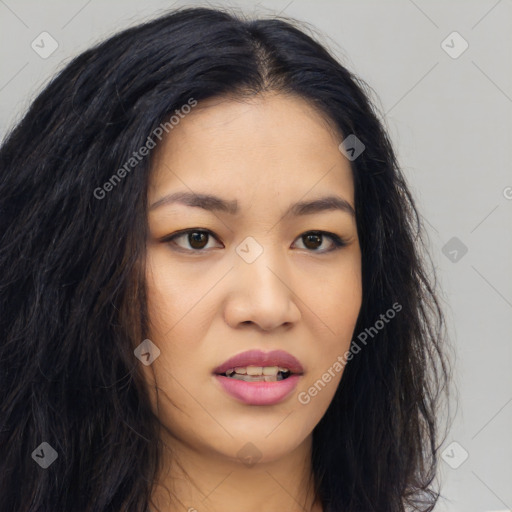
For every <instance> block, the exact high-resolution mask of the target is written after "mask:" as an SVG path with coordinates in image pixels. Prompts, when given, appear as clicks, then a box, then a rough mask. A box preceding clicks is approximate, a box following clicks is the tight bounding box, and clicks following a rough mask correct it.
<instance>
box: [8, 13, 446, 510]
mask: <svg viewBox="0 0 512 512" xmlns="http://www.w3.org/2000/svg"><path fill="white" fill-rule="evenodd" d="M0 162H1V181H0V209H1V213H2V215H1V221H0V222H1V231H0V236H1V246H0V263H1V268H2V280H1V287H0V290H1V292H0V300H1V305H2V315H1V318H0V324H1V343H0V361H1V363H0V364H1V372H0V376H1V377H0V378H1V381H0V389H1V392H0V393H1V395H0V396H1V412H2V414H1V429H0V432H1V437H0V446H1V450H2V454H3V456H2V457H1V458H0V475H1V479H0V504H1V509H2V510H3V511H16V512H25V511H50V510H52V511H57V510H58V511H68V510H69V511H120V510H123V511H161V512H171V511H172V512H174V511H178V510H188V511H189V512H192V511H194V510H197V511H200V512H201V511H203V510H204V511H206V510H209V511H219V510H223V511H234V510H240V509H243V510H246V511H256V510H265V511H271V512H274V511H275V512H277V511H281V510H287V511H299V510H306V511H308V512H309V511H312V512H320V511H323V512H352V511H362V510H364V511H379V512H382V511H397V512H398V511H404V510H409V509H411V508H414V507H415V508H414V509H415V510H424V511H427V510H432V509H433V507H434V504H435V502H436V499H437V497H438V493H437V492H436V491H435V490H434V489H433V488H432V482H433V480H434V477H435V471H436V464H437V452H438V447H439V445H440V442H439V439H438V437H439V436H438V433H439V428H438V419H437V417H436V414H437V411H438V409H439V406H440V393H441V392H442V391H444V390H445V389H446V382H447V379H448V366H447V362H446V358H445V355H444V347H443V345H444V336H443V335H444V329H443V327H444V321H443V315H442V312H441V310H440V307H439V301H438V299H437V298H436V295H435V291H434V289H433V288H434V287H433V284H432V283H431V282H430V280H429V277H428V275H427V270H426V266H425V263H424V261H423V259H422V257H421V254H420V247H419V246H418V245H417V244H418V243H420V242H421V241H422V238H421V236H422V228H421V224H420V221H419V216H418V213H417V211H416V208H415V205H414V201H413V199H412V197H411V195H410V193H409V191H408V188H407V185H406V183H405V181H404V178H403V176H402V174H401V172H400V170H399V167H398V164H397V161H396V159H395V156H394V153H393V150H392V147H391V145H390V142H389V140H388V137H387V135H386V133H385V130H384V129H383V126H382V125H381V123H380V121H379V120H378V118H377V116H376V114H375V110H374V108H373V107H372V105H371V103H370V101H369V99H368V96H367V93H366V92H365V86H364V85H363V83H362V82H361V81H360V80H358V79H357V78H356V77H354V76H353V75H352V74H351V73H350V72H349V71H347V70H346V69H345V68H344V67H343V66H341V64H339V63H338V62H337V61H336V60H335V59H334V58H333V57H332V56H331V55H330V54H329V53H328V52H327V51H326V50H325V49H324V48H323V47H322V46H320V45H319V44H318V43H317V42H315V41H314V40H313V39H311V38H310V37H309V36H307V35H306V34H304V33H303V32H302V31H301V30H299V29H298V28H296V27H294V26H293V25H292V24H291V22H287V21H283V20H280V19H268V20H255V21H247V20H243V19H240V18H238V17H236V16H234V15H232V14H228V13H226V12H221V11H219V10H213V9H206V8H187V9H181V10H177V11H174V12H172V13H170V14H168V15H166V16H163V17H161V18H159V19H156V20H155V21H152V22H150V23H146V24H143V25H140V26H137V27H135V28H131V29H128V30H125V31H124V32H121V33H119V34H117V35H115V36H114V37H112V38H110V39H109V40H108V41H106V42H104V43H102V44H100V45H99V46H97V47H95V48H92V49H90V50H88V51H86V52H84V53H83V54H81V55H79V56H78V57H77V58H76V59H75V60H74V61H72V62H71V63H70V64H69V65H68V66H67V67H66V68H65V69H64V70H63V71H62V72H60V73H59V75H58V76H57V77H56V78H55V79H54V80H53V81H52V82H51V83H50V84H49V85H48V86H47V87H46V89H45V90H44V91H43V92H42V93H41V94H40V95H39V96H38V98H37V99H36V100H35V101H34V103H33V104H32V106H31V108H30V109H29V111H28V113H27V114H26V115H25V117H24V119H23V120H22V121H21V122H20V123H19V125H18V126H17V127H16V128H15V129H14V130H13V131H12V133H11V134H10V135H9V136H8V138H7V139H6V140H5V142H4V144H3V146H2V148H1V150H0Z"/></svg>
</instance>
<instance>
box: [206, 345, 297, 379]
mask: <svg viewBox="0 0 512 512" xmlns="http://www.w3.org/2000/svg"><path fill="white" fill-rule="evenodd" d="M303 372H304V368H303V367H302V365H301V363H300V362H299V360H298V359H297V358H296V357H294V356H292V355H291V354H289V353H288V352H285V351H284V350H273V351H271V352H263V351H261V350H249V351H247V352H242V353H241V354H237V355H236V356H233V357H231V358H229V359H228V360H227V361H224V362H223V363H222V364H221V365H220V366H218V367H217V368H215V369H214V370H213V373H214V374H216V375H223V376H224V377H228V378H231V379H238V380H243V381H245V382H261V381H265V382H275V381H280V380H285V379H287V378H289V377H290V375H293V374H297V375H302V374H303Z"/></svg>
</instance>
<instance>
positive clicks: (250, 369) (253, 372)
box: [247, 366, 263, 375]
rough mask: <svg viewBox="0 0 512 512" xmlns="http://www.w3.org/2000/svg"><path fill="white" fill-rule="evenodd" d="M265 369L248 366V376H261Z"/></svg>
mask: <svg viewBox="0 0 512 512" xmlns="http://www.w3.org/2000/svg"><path fill="white" fill-rule="evenodd" d="M262 371H263V367H261V366H248V367H247V375H261V373H262Z"/></svg>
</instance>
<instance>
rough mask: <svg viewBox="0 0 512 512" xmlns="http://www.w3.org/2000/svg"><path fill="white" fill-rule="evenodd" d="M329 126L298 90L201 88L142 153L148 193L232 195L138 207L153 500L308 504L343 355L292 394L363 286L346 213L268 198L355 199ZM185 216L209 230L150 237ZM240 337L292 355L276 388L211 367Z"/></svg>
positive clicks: (232, 507)
mask: <svg viewBox="0 0 512 512" xmlns="http://www.w3.org/2000/svg"><path fill="white" fill-rule="evenodd" d="M341 140H342V137H341V136H340V134H339V133H337V132H336V131H335V130H334V129H333V128H332V126H331V125H330V124H329V122H328V121H327V120H326V119H325V117H324V116H322V114H321V113H319V112H318V111H317V110H315V109H314V107H313V106H311V104H310V103H308V102H306V101H305V100H304V99H302V98H299V97H297V96H291V95H284V94H277V93H265V94H263V95H258V96H256V97H252V98H250V99H247V98H246V99H244V100H241V99H236V98H232V97H223V98H215V99H209V100H206V101H202V102H200V103H199V104H198V105H197V106H196V107H195V108H193V109H192V111H191V112H190V113H189V114H187V115H186V116H184V118H183V119H181V121H180V122H179V124H178V125H176V126H174V128H173V129H172V131H171V132H170V133H169V135H168V136H167V138H165V139H163V141H162V143H161V144H160V145H159V147H158V148H157V149H156V150H155V152H154V154H153V155H152V156H153V162H152V164H153V171H152V174H151V177H150V186H149V192H148V205H150V206H151V205H153V204H154V203H155V202H156V201H158V200H160V199H161V198H163V197H164V196H166V195H167V194H170V193H174V192H179V191H184V192H191V191H193V192H195V193H210V194H214V195H216V196H220V197H222V198H224V199H226V200H235V199H236V200H237V201H238V204H239V207H240V212H239V213H238V214H237V215H230V214H229V213H226V212H220V211H216V212H212V211H207V210H205V209H202V208H199V207H191V206H186V205H183V204H180V203H172V204H162V205H160V206H158V207H153V208H151V207H150V208H149V211H148V222H149V230H150V234H149V238H148V242H147V263H146V265H147V266H146V278H147V295H148V308H149V318H150V332H149V336H148V337H149V339H151V340H152V342H153V343H154V344H155V345H156V346H157V347H158V348H159V349H160V356H159V357H158V358H157V359H156V360H155V361H154V362H153V364H152V365H150V366H147V367H146V366H145V367H143V371H144V375H145V378H146V379H147V382H148V385H149V388H150V394H151V400H152V407H153V409H154V410H155V413H156V414H157V415H158V417H159V418H160V420H161V422H162V424H163V425H164V427H165V428H164V430H163V433H162V440H163V442H164V443H165V446H166V449H165V452H164V454H163V458H162V460H163V464H162V467H161V470H160V473H159V478H158V485H157V487H156V489H155V492H154V495H153V498H152V501H153V507H154V508H155V510H161V511H162V512H170V511H175V510H176V511H177V510H180V511H181V510H188V511H189V512H194V510H197V511H198V512H202V511H215V512H220V511H221V510H222V511H223V512H235V511H240V510H244V511H245V512H256V511H261V510H287V511H291V512H295V511H297V512H299V511H301V512H304V511H312V512H321V511H322V507H321V505H320V503H319V502H316V503H314V502H313V501H314V500H313V495H312V493H311V492H310V493H309V494H308V493H307V492H306V490H307V488H308V484H309V485H311V484H312V472H311V465H310V457H311V446H312V431H313V429H314V427H315V426H316V425H317V423H318V422H319V421H320V419H321V418H322V416H323V415H324V413H325V411H326V410H327V408H328V406H329V404H330V402H331V400H332V398H333V395H334V392H335V390H336V388H337V386H338V384H339V382H340V379H341V376H342V371H340V372H336V373H335V377H334V378H332V380H331V381H330V382H329V383H328V384H327V385H326V386H325V387H324V388H323V389H322V390H321V391H320V392H319V393H318V394H317V395H316V396H315V397H313V398H311V401H310V402H309V403H308V404H307V405H304V404H302V403H300V402H299V400H298V398H297V396H298V394H299V393H300V392H304V391H306V392H307V390H308V388H310V387H311V386H312V385H313V384H314V383H315V382H316V381H318V379H319V378H321V376H322V374H324V373H325V372H326V371H327V370H328V369H329V368H330V367H332V366H333V364H334V362H335V361H336V360H337V358H338V356H340V355H342V354H343V353H344V352H345V351H346V350H348V348H349V347H350V341H351V338H352V336H353V331H354V327H355V323H356V320H357V316H358V314H359V310H360V307H361V301H362V280H361V251H360V246H359V239H358V233H357V227H356V221H355V216H354V215H351V214H350V213H348V212H346V211H341V210H326V211H322V212H318V213H315V214H310V215H304V216H296V217H293V216H291V215H288V216H286V217H283V213H284V212H285V211H286V209H287V208H288V207H289V205H291V204H292V203H295V202H298V201H305V200H313V199H317V198H319V197H323V196H327V195H333V194H335V195H338V196H339V197H341V198H343V199H345V200H346V201H347V202H348V203H349V204H350V205H351V206H352V208H354V185H353V178H352V173H351V172H352V171H351V167H350V162H349V161H348V160H347V159H346V158H345V156H344V155H343V154H342V153H341V152H340V150H339V149H338V145H339V144H340V142H341ZM194 228H200V229H201V230H210V231H211V232H212V233H213V234H214V235H213V236H212V235H211V236H209V237H204V238H203V239H202V240H201V239H200V240H199V242H196V244H194V240H193V239H192V244H194V245H191V238H190V237H188V236H187V234H185V235H183V236H181V237H180V238H178V239H175V240H174V243H173V242H169V241H168V242H163V241H161V239H162V238H163V237H166V236H167V235H172V234H173V233H175V232H177V231H178V230H182V229H194ZM311 230H322V231H328V232H332V233H335V234H337V235H338V236H340V237H342V238H344V239H346V240H347V244H346V245H345V246H344V247H340V248H338V249H337V250H333V251H331V252H328V251H329V249H331V248H335V246H334V244H333V242H332V240H331V239H330V238H329V237H328V236H327V235H324V236H323V237H320V238H319V239H316V240H313V241H312V242H311V241H308V239H305V237H303V235H304V233H305V232H308V231H311ZM196 236H197V235H196ZM248 236H251V237H253V238H254V239H255V240H256V241H257V243H258V244H259V245H260V246H261V247H262V248H263V253H262V254H261V255H260V256H259V257H258V258H257V259H256V260H255V261H254V262H252V263H250V264H249V263H247V262H246V261H245V260H244V259H242V258H241V257H240V256H239V255H238V254H237V252H236V248H237V246H239V245H240V244H241V243H242V242H243V241H244V240H245V239H246V237H248ZM215 237H217V239H216V238H215ZM194 247H204V248H202V249H197V248H196V249H194ZM180 249H181V251H180ZM335 249H336V248H335ZM187 251H188V252H187ZM194 251H195V252H194ZM201 251H202V252H201ZM249 349H261V350H263V351H270V350H274V349H282V350H285V351H287V352H289V353H291V354H293V355H294V356H295V357H296V358H297V359H298V360H299V361H300V362H301V363H302V365H303V367H304V375H303V376H302V377H301V378H300V381H299V384H298V386H297V388H296V389H295V391H294V392H293V393H291V394H290V395H289V396H288V397H287V398H286V399H285V400H284V401H282V402H281V403H279V404H276V405H272V406H255V405H247V404H245V403H242V402H240V401H238V400H236V399H235V398H232V397H231V396H230V395H228V394H227V393H226V392H224V391H223V389H222V388H221V386H220V385H219V383H218V382H217V379H216V377H214V375H212V372H213V369H214V368H215V367H216V366H218V365H219V364H221V363H222V362H224V361H225V360H226V359H228V358H230V357H231V356H233V355H236V354H239V353H241V352H244V351H246V350H249ZM155 386H157V387H158V394H157V393H156V392H155ZM248 442H250V443H252V444H253V445H254V446H255V447H256V449H257V453H258V455H260V457H261V458H260V459H259V461H258V462H257V463H256V464H254V465H251V466H248V465H246V464H244V462H243V461H242V460H241V459H240V458H239V457H238V456H237V453H238V452H239V450H240V449H241V448H242V447H244V445H246V443H248ZM187 475H188V476H187ZM165 489H170V490H172V492H173V496H175V497H176V499H175V500H174V501H171V499H170V495H169V492H167V491H166V490H165Z"/></svg>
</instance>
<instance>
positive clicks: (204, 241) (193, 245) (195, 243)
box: [161, 229, 217, 253]
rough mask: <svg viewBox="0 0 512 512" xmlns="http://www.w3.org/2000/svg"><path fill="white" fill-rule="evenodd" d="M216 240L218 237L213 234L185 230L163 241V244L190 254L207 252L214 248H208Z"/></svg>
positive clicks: (196, 230)
mask: <svg viewBox="0 0 512 512" xmlns="http://www.w3.org/2000/svg"><path fill="white" fill-rule="evenodd" d="M214 240H217V237H216V236H215V235H214V234H213V233H211V232H210V231H207V230H206V231H205V230H200V229H184V230H182V231H180V232H178V233H174V234H173V235H170V236H166V237H164V238H162V239H161V241H162V242H164V243H168V244H171V245H172V246H173V247H176V248H177V249H176V250H178V251H182V252H189V253H202V252H207V251H208V250H209V249H211V248H212V247H207V246H208V245H209V244H210V241H214ZM213 248H215V247H213Z"/></svg>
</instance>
